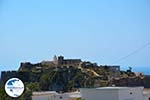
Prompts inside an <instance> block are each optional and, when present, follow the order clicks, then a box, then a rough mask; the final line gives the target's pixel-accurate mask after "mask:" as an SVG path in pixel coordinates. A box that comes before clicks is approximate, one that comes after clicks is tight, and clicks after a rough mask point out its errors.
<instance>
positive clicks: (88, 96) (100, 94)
mask: <svg viewBox="0 0 150 100" xmlns="http://www.w3.org/2000/svg"><path fill="white" fill-rule="evenodd" d="M80 91H81V96H82V98H83V99H85V100H149V99H145V97H144V96H143V87H101V88H92V89H89V88H83V89H81V90H80Z"/></svg>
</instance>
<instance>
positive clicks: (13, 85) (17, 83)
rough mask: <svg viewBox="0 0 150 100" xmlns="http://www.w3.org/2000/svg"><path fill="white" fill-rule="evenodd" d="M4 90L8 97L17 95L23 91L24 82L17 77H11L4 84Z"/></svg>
mask: <svg viewBox="0 0 150 100" xmlns="http://www.w3.org/2000/svg"><path fill="white" fill-rule="evenodd" d="M5 91H6V93H7V94H8V95H9V96H10V97H19V96H20V95H21V94H22V93H23V91H24V84H23V82H22V81H21V80H20V79H18V78H11V79H9V80H8V81H7V82H6V84H5Z"/></svg>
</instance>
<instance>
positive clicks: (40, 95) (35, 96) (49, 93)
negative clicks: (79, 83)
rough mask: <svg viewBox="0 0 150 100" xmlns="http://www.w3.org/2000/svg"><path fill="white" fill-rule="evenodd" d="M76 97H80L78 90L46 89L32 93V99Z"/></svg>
mask: <svg viewBox="0 0 150 100" xmlns="http://www.w3.org/2000/svg"><path fill="white" fill-rule="evenodd" d="M77 98H81V95H80V92H71V93H57V92H55V91H47V92H33V93H32V100H76V99H77Z"/></svg>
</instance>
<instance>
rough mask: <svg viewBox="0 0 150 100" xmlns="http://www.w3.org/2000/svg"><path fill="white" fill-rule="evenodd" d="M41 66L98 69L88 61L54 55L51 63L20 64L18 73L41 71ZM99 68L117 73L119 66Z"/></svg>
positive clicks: (95, 64)
mask: <svg viewBox="0 0 150 100" xmlns="http://www.w3.org/2000/svg"><path fill="white" fill-rule="evenodd" d="M41 66H45V67H61V66H74V67H78V68H89V67H92V68H97V67H99V66H98V65H97V63H92V62H90V61H82V60H81V59H65V58H64V56H58V57H57V56H56V55H54V57H53V60H52V61H45V60H44V61H42V62H40V63H36V64H31V63H30V62H22V63H21V64H20V68H19V71H25V70H30V69H32V68H36V69H42V68H41ZM100 67H105V68H107V69H108V70H110V71H113V72H119V71H120V66H107V65H101V66H100Z"/></svg>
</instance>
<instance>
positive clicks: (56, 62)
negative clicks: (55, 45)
mask: <svg viewBox="0 0 150 100" xmlns="http://www.w3.org/2000/svg"><path fill="white" fill-rule="evenodd" d="M53 63H54V64H56V65H57V64H58V59H57V56H56V55H54V57H53Z"/></svg>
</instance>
